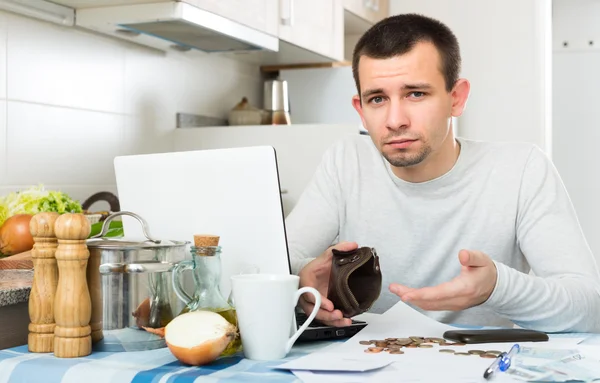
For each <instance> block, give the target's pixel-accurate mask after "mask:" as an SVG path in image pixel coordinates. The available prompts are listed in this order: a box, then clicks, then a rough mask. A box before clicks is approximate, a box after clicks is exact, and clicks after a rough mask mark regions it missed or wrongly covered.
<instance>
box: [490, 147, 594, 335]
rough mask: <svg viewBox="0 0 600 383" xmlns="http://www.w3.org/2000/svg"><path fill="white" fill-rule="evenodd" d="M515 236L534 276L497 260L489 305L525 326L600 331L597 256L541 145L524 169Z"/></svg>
mask: <svg viewBox="0 0 600 383" xmlns="http://www.w3.org/2000/svg"><path fill="white" fill-rule="evenodd" d="M516 233H517V241H518V245H519V247H520V249H521V251H522V253H523V254H524V256H525V257H526V259H527V262H528V263H529V265H530V266H531V269H532V271H533V273H534V274H535V276H534V275H529V274H524V273H522V272H520V271H517V270H515V269H513V268H510V267H508V266H506V265H504V264H502V263H500V262H496V268H497V276H498V278H497V282H496V287H495V289H494V291H493V293H492V295H491V296H490V298H489V299H488V300H487V301H486V302H485V303H484V306H486V307H489V308H491V309H493V310H494V311H496V312H497V313H498V314H500V315H502V316H505V317H507V318H509V319H510V320H512V321H513V322H514V323H515V324H517V325H518V326H521V327H524V328H533V329H537V330H541V331H545V332H567V331H568V332H598V331H600V320H598V318H600V283H599V281H600V276H599V273H598V268H597V265H596V261H595V258H594V256H593V254H592V252H591V250H590V248H589V246H588V244H587V241H586V239H585V237H584V234H583V232H582V230H581V227H580V225H579V221H578V219H577V216H576V214H575V209H574V207H573V205H572V203H571V200H570V198H569V196H568V193H567V191H566V189H565V187H564V185H563V182H562V180H561V178H560V176H559V174H558V172H557V171H556V169H555V168H554V165H553V164H552V163H551V162H550V160H549V159H548V158H547V157H546V155H545V154H544V153H543V152H542V151H541V150H540V149H539V148H538V147H534V148H533V149H532V151H531V153H530V155H529V158H528V160H527V164H526V166H525V169H524V171H523V177H522V180H521V188H520V194H519V202H518V213H517V220H516Z"/></svg>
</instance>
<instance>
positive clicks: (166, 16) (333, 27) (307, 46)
mask: <svg viewBox="0 0 600 383" xmlns="http://www.w3.org/2000/svg"><path fill="white" fill-rule="evenodd" d="M1 3H2V2H0V4H1ZM34 4H44V5H47V6H48V7H50V6H51V7H52V8H56V7H58V8H60V9H61V10H64V11H65V12H67V11H69V12H71V17H70V18H68V17H67V18H66V19H67V21H68V22H65V21H64V20H65V18H64V17H63V18H62V19H61V20H60V22H59V23H60V24H63V25H70V26H73V25H76V26H77V27H80V28H84V29H88V30H92V31H95V32H97V33H101V34H104V35H108V36H111V37H114V38H118V39H121V40H127V41H130V42H132V43H135V44H139V45H143V46H147V47H152V48H155V49H159V50H162V51H165V52H173V54H184V55H186V56H189V57H195V56H199V57H202V56H204V55H206V54H218V55H223V56H228V57H231V58H234V59H237V60H243V61H249V62H252V63H255V64H259V65H287V64H307V63H328V62H329V63H330V62H336V61H341V60H343V58H344V8H343V0H227V1H223V0H46V1H39V2H38V3H32V4H28V3H26V4H24V5H20V6H19V9H20V10H21V11H22V12H21V13H24V14H26V15H28V16H30V17H36V15H38V17H39V18H43V17H41V15H42V13H44V12H42V11H44V9H40V7H39V5H36V6H33V5H34ZM29 8H31V12H28V14H27V13H26V12H25V10H27V9H29ZM42 8H43V7H42ZM0 9H2V8H0ZM33 11H35V12H33ZM50 11H52V9H50ZM50 11H48V16H52V13H56V12H50ZM16 12H19V11H18V10H17V11H16Z"/></svg>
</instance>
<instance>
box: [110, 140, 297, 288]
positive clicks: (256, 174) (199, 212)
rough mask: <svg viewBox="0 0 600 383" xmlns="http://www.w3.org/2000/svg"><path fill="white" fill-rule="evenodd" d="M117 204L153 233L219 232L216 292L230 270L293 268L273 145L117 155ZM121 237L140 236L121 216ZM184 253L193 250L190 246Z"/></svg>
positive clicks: (182, 236)
mask: <svg viewBox="0 0 600 383" xmlns="http://www.w3.org/2000/svg"><path fill="white" fill-rule="evenodd" d="M114 165H115V174H116V180H117V190H118V195H119V201H120V204H121V210H123V211H131V212H134V213H136V214H138V215H140V216H141V217H142V218H144V220H145V221H146V222H147V223H148V226H149V230H150V233H151V235H153V236H154V237H156V238H158V239H166V240H186V241H191V242H192V243H193V236H194V234H213V235H218V236H220V242H219V245H220V246H221V247H222V253H221V264H222V270H221V292H222V294H223V295H224V296H225V297H226V296H227V295H228V294H229V292H230V289H231V282H230V276H231V275H235V274H239V273H241V272H244V270H245V269H248V268H252V267H258V269H259V271H260V272H261V273H276V274H290V273H291V269H290V262H289V258H288V248H287V242H286V234H285V223H284V213H283V206H282V199H281V193H280V184H279V174H278V169H277V157H276V153H275V149H274V148H273V147H271V146H254V147H245V148H229V149H212V150H194V151H186V152H172V153H158V154H144V155H130V156H120V157H116V158H115V161H114ZM123 227H124V232H125V237H126V238H128V239H135V240H143V239H145V238H144V236H143V232H142V228H141V226H140V224H139V223H138V222H137V221H136V220H134V219H133V218H131V217H127V216H124V217H123ZM187 258H191V256H190V255H189V253H188V254H187Z"/></svg>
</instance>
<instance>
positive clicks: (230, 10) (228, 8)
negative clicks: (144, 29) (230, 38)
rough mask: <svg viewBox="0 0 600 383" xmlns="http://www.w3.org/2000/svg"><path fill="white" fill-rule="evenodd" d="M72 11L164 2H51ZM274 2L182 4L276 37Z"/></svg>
mask: <svg viewBox="0 0 600 383" xmlns="http://www.w3.org/2000/svg"><path fill="white" fill-rule="evenodd" d="M51 1H52V2H53V3H56V4H60V5H65V6H68V7H71V8H74V9H88V8H97V7H107V6H116V5H134V4H148V3H161V2H164V1H165V0H51ZM274 1H275V0H227V1H222V0H183V2H185V3H188V4H191V5H193V6H196V7H198V8H201V9H204V10H206V11H209V12H212V13H215V14H217V15H219V16H223V17H226V18H228V19H230V20H233V21H237V22H238V23H241V24H244V25H247V26H249V27H252V28H254V29H257V30H259V31H261V32H266V33H269V34H271V35H274V36H276V35H277V27H278V17H277V16H278V14H277V7H273V2H274Z"/></svg>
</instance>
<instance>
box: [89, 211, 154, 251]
mask: <svg viewBox="0 0 600 383" xmlns="http://www.w3.org/2000/svg"><path fill="white" fill-rule="evenodd" d="M121 215H128V216H130V217H133V218H135V219H137V220H138V222H139V223H140V224H141V225H142V231H143V232H144V236H145V237H146V238H148V240H149V241H150V242H153V243H160V240H159V239H154V238H152V237H151V236H150V233H149V231H148V224H147V223H146V221H145V220H144V219H143V218H142V217H140V216H139V215H137V214H135V213H132V212H130V211H118V212H116V213H113V214H111V215H109V216H108V217H106V219H105V220H104V223H103V224H102V230H100V233H98V234H96V235H94V236H92V237H90V239H91V238H102V237H104V236H105V235H106V233H108V230H109V229H110V221H112V220H113V219H115V218H117V217H118V216H121Z"/></svg>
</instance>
